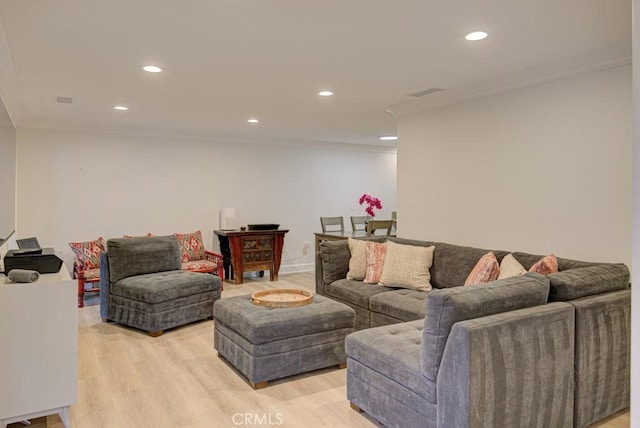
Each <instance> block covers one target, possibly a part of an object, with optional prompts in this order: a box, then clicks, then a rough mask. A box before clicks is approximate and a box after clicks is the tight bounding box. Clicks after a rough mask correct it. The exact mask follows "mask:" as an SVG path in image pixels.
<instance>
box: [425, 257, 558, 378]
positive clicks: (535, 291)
mask: <svg viewBox="0 0 640 428" xmlns="http://www.w3.org/2000/svg"><path fill="white" fill-rule="evenodd" d="M436 250H437V246H436ZM472 267H473V266H472ZM548 294H549V280H548V279H547V278H546V277H544V276H542V275H540V274H537V273H527V274H525V275H522V276H518V277H513V278H506V279H500V280H497V281H493V282H489V283H486V284H477V285H473V286H469V287H455V288H446V289H442V290H433V291H431V293H429V295H428V296H427V303H426V306H427V309H426V317H425V319H424V330H423V332H422V348H421V351H420V358H421V370H422V374H423V375H424V376H425V377H426V378H427V379H429V380H431V381H434V382H435V381H436V380H437V377H438V370H439V368H440V363H441V361H442V354H443V353H444V348H445V345H446V343H447V339H448V338H449V333H450V331H451V328H452V327H453V325H454V324H455V323H457V322H458V321H464V320H468V319H474V318H480V317H484V316H487V315H493V314H497V313H502V312H507V311H512V310H515V309H522V308H528V307H530V306H537V305H543V304H545V303H546V302H547V297H548Z"/></svg>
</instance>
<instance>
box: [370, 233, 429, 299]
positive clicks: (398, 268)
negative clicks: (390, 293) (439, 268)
mask: <svg viewBox="0 0 640 428" xmlns="http://www.w3.org/2000/svg"><path fill="white" fill-rule="evenodd" d="M433 250H434V247H422V246H415V245H402V244H397V243H395V242H393V241H389V242H387V254H386V256H385V262H384V267H383V269H382V276H381V277H380V285H385V286H388V287H402V288H412V289H414V290H425V291H426V290H431V283H430V282H429V280H430V279H431V274H430V273H429V269H430V268H431V264H432V263H433Z"/></svg>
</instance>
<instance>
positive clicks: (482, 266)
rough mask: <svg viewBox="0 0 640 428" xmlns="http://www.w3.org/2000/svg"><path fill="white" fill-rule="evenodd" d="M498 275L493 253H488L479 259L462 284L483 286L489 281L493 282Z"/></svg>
mask: <svg viewBox="0 0 640 428" xmlns="http://www.w3.org/2000/svg"><path fill="white" fill-rule="evenodd" d="M499 274H500V264H499V263H498V259H497V258H496V255H495V254H493V251H489V252H488V253H487V254H485V255H484V256H482V257H480V260H478V263H476V265H475V266H474V267H473V269H472V270H471V273H470V274H469V276H468V277H467V280H466V281H465V282H464V285H473V284H483V283H485V282H489V281H495V280H496V279H498V275H499Z"/></svg>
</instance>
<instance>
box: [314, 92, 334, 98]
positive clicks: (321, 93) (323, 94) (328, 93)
mask: <svg viewBox="0 0 640 428" xmlns="http://www.w3.org/2000/svg"><path fill="white" fill-rule="evenodd" d="M318 95H320V96H321V97H330V96H331V95H333V92H331V91H320V92H318Z"/></svg>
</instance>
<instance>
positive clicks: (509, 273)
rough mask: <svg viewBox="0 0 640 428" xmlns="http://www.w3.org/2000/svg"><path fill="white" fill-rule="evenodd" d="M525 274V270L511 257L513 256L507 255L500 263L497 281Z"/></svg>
mask: <svg viewBox="0 0 640 428" xmlns="http://www.w3.org/2000/svg"><path fill="white" fill-rule="evenodd" d="M525 273H527V270H526V269H525V268H524V267H523V266H522V265H521V264H520V262H519V261H517V260H516V258H515V257H513V254H511V253H509V254H507V255H506V256H504V257H503V258H502V261H501V262H500V274H499V275H498V279H504V278H512V277H514V276H520V275H524V274H525Z"/></svg>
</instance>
